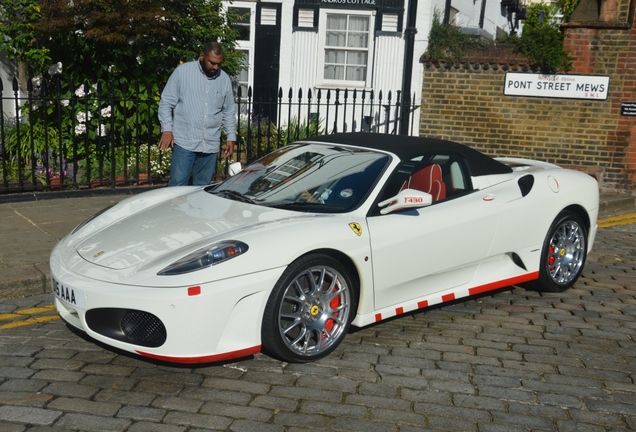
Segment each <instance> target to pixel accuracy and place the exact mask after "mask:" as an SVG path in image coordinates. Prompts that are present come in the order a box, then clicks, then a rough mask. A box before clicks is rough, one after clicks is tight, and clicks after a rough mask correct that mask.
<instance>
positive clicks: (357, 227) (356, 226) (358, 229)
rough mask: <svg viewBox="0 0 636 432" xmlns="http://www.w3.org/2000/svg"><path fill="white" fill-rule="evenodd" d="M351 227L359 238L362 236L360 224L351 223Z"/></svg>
mask: <svg viewBox="0 0 636 432" xmlns="http://www.w3.org/2000/svg"><path fill="white" fill-rule="evenodd" d="M349 226H350V227H351V229H352V230H353V232H354V233H356V235H357V236H358V237H360V236H361V235H362V226H361V225H360V224H359V223H358V222H351V223H350V224H349Z"/></svg>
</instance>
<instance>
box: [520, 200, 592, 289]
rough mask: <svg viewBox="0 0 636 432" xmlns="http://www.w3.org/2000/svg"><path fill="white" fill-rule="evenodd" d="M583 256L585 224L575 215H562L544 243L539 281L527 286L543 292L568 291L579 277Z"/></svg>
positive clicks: (584, 252) (567, 212)
mask: <svg viewBox="0 0 636 432" xmlns="http://www.w3.org/2000/svg"><path fill="white" fill-rule="evenodd" d="M586 256H587V229H586V227H585V224H584V223H583V221H582V220H581V218H580V217H579V216H578V215H577V214H576V213H574V212H572V211H569V210H564V211H562V212H561V213H559V215H558V216H557V217H556V219H555V220H554V222H552V226H550V230H549V231H548V235H547V236H546V238H545V241H544V242H543V249H542V250H541V265H540V268H539V279H538V280H537V281H535V283H531V284H530V286H531V287H532V288H536V289H537V290H538V291H543V292H563V291H565V290H567V289H568V288H570V287H571V286H572V285H574V283H575V282H576V281H577V279H578V278H579V276H581V273H582V272H583V266H584V265H585V258H586Z"/></svg>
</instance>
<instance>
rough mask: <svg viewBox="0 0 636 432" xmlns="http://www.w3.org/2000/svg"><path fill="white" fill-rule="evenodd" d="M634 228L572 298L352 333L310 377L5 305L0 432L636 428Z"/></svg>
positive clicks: (46, 300) (468, 308) (25, 304)
mask: <svg viewBox="0 0 636 432" xmlns="http://www.w3.org/2000/svg"><path fill="white" fill-rule="evenodd" d="M635 237H636V225H635V224H632V225H626V226H623V227H620V226H618V227H612V228H603V229H602V230H601V231H600V232H599V236H598V238H597V242H596V245H595V250H594V252H593V253H592V254H591V255H590V256H589V258H588V263H587V266H586V268H585V272H584V276H583V277H582V278H581V279H580V280H579V282H578V283H577V284H576V286H575V287H574V288H573V289H571V290H569V291H567V292H565V293H562V294H540V293H537V292H533V291H526V290H523V289H521V288H511V289H508V290H504V291H501V292H499V293H497V294H494V295H488V296H484V297H481V298H478V299H472V300H468V301H463V302H460V303H457V304H453V305H447V306H444V307H441V308H438V309H430V310H427V311H425V312H419V313H416V314H414V315H410V316H402V317H400V318H398V319H394V320H391V321H388V322H383V323H380V324H378V325H374V326H371V327H368V328H365V329H361V330H358V331H356V332H353V333H351V334H349V335H348V336H347V338H346V339H345V342H344V343H343V344H342V345H341V347H339V349H338V350H337V351H336V352H335V353H334V354H332V355H331V356H329V357H327V358H326V359H323V360H321V361H319V362H316V363H312V364H305V365H297V364H286V363H281V362H279V361H275V360H273V359H271V358H269V357H266V356H264V355H257V356H255V357H253V358H248V359H245V360H243V361H237V362H233V363H228V364H222V365H211V366H210V365H207V366H205V367H198V368H189V367H188V368H184V367H172V366H166V365H160V364H156V363H152V362H148V361H146V360H142V359H139V358H135V357H130V356H128V355H125V354H121V353H117V352H113V351H112V350H110V349H107V348H105V347H102V346H99V345H97V344H96V343H94V342H92V341H88V340H84V339H82V338H81V337H80V336H78V335H76V334H74V333H73V332H71V331H70V330H69V329H68V328H67V327H66V326H65V325H64V324H63V323H62V322H61V321H60V320H59V319H58V318H56V316H55V312H54V310H53V308H52V306H51V302H52V297H51V296H50V295H39V296H34V297H28V298H24V299H16V300H6V301H3V302H0V431H2V432H5V431H11V432H14V431H15V432H19V431H25V430H29V431H38V432H39V431H45V430H47V431H48V430H81V431H130V432H143V431H153V432H155V431H158V432H164V431H165V432H172V431H175V432H176V431H201V430H210V429H218V430H232V431H259V432H267V431H285V430H288V431H301V430H346V431H365V432H371V431H416V430H433V431H437V430H439V431H480V432H484V431H505V432H510V431H526V430H528V431H530V430H531V431H563V432H567V431H617V430H632V429H636V384H635V383H634V382H635V380H636V344H635V342H634V338H635V337H636V273H635V272H634V266H635V264H636V252H635V249H636V238H635Z"/></svg>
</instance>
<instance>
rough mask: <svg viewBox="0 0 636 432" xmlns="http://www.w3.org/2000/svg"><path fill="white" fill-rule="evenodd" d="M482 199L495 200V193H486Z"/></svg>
mask: <svg viewBox="0 0 636 432" xmlns="http://www.w3.org/2000/svg"><path fill="white" fill-rule="evenodd" d="M482 199H483V200H484V201H494V200H495V196H494V195H493V194H488V195H484V197H483V198H482Z"/></svg>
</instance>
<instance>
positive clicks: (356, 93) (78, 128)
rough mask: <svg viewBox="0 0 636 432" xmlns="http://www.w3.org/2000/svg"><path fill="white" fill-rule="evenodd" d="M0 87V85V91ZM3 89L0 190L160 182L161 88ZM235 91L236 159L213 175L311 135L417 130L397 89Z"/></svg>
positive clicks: (66, 85) (49, 85) (166, 158)
mask: <svg viewBox="0 0 636 432" xmlns="http://www.w3.org/2000/svg"><path fill="white" fill-rule="evenodd" d="M3 86H4V83H3V82H2V80H0V91H2V89H3ZM11 92H12V94H13V96H12V97H3V98H2V106H3V107H5V110H10V111H12V112H15V113H16V114H14V115H7V114H6V113H3V115H2V117H1V118H0V181H1V183H0V193H11V192H28V191H45V190H58V189H83V188H91V187H102V188H104V187H108V188H114V187H117V186H126V185H128V186H133V185H141V184H147V183H152V184H161V183H165V182H166V181H167V178H168V176H169V166H170V152H169V151H168V152H161V151H160V150H159V147H158V142H159V135H160V127H159V123H158V120H157V108H158V106H159V95H160V90H159V89H157V88H152V87H144V88H140V87H139V86H138V85H132V86H129V85H128V83H127V82H125V81H120V82H109V83H103V82H99V83H97V84H95V85H89V84H88V83H79V84H78V83H75V82H73V81H72V80H69V81H67V82H63V81H62V80H61V79H59V77H58V79H56V80H49V81H44V82H42V84H41V85H39V86H38V87H35V86H33V84H32V83H31V82H29V88H28V89H27V92H26V96H21V92H20V91H19V88H18V81H17V79H14V80H13V82H12V89H11ZM237 93H238V95H237V99H236V107H237V114H238V128H237V129H238V130H237V135H238V138H237V141H238V143H237V146H236V150H235V151H236V153H235V154H234V155H233V156H232V158H230V159H227V160H226V159H223V160H220V161H219V164H218V167H217V174H218V175H220V176H224V175H225V173H226V172H227V165H228V164H229V163H231V162H233V161H234V160H240V161H242V162H248V161H251V160H254V159H256V158H258V157H260V156H263V155H264V154H266V153H268V152H269V151H272V150H274V149H276V148H278V147H280V146H282V145H285V144H287V143H289V142H292V141H296V140H299V139H303V138H306V137H309V136H316V135H325V134H332V133H336V132H359V131H366V132H376V133H386V134H396V133H398V131H400V130H401V129H400V128H401V123H400V122H401V121H403V120H402V119H404V118H407V119H410V122H409V123H410V131H411V134H413V130H416V129H417V122H416V121H415V120H416V111H417V109H418V108H419V106H416V105H413V104H410V103H404V101H403V100H402V98H401V97H400V96H401V95H400V92H399V91H397V92H391V91H389V92H383V91H378V92H374V91H368V90H351V89H310V90H308V91H303V90H297V91H293V90H291V89H290V90H289V91H288V92H287V93H286V94H285V93H284V92H283V90H282V89H277V90H276V89H273V90H272V91H271V92H270V94H269V95H261V96H260V97H254V95H253V93H252V90H251V88H250V89H248V91H247V95H243V94H241V91H240V89H239V90H238V92H237ZM3 94H4V93H3ZM407 99H408V100H409V102H410V101H411V100H415V98H414V97H413V98H407ZM405 110H408V111H405ZM403 113H406V114H407V115H406V116H404V115H403Z"/></svg>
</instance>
